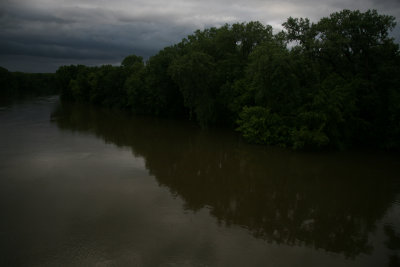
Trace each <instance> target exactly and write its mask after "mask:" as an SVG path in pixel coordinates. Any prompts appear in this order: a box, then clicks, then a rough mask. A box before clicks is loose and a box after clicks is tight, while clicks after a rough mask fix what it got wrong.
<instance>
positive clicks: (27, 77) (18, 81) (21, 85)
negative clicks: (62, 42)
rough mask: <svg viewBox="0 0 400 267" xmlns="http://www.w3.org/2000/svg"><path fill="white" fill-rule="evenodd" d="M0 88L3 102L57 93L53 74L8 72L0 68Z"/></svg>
mask: <svg viewBox="0 0 400 267" xmlns="http://www.w3.org/2000/svg"><path fill="white" fill-rule="evenodd" d="M0 86H1V87H0V97H1V98H2V99H4V100H7V99H19V98H26V97H32V96H42V95H52V94H58V93H59V90H58V88H57V85H56V76H55V74H54V73H23V72H10V71H8V70H7V69H5V68H2V67H0Z"/></svg>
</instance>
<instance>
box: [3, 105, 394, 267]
mask: <svg viewBox="0 0 400 267" xmlns="http://www.w3.org/2000/svg"><path fill="white" fill-rule="evenodd" d="M399 171H400V156H399V155H396V154H388V153H382V152H366V151H351V152H349V151H347V152H293V151H290V150H285V149H280V148H269V147H263V146H256V145H249V144H246V143H245V142H243V141H242V140H241V139H240V137H239V136H238V135H236V134H235V133H232V132H231V131H228V130H223V129H209V130H200V129H198V128H197V127H196V126H195V125H193V124H191V123H190V122H183V121H178V120H170V119H156V118H150V117H143V116H132V115H129V114H128V113H125V112H122V111H117V110H107V109H100V108H95V107H88V106H84V105H79V104H61V103H60V102H59V100H58V98H57V97H45V98H35V99H31V100H25V101H22V102H18V103H14V104H9V105H2V106H1V107H0V214H1V218H0V266H308V267H310V266H324V267H327V266H363V267H366V266H399V264H400V175H399V173H400V172H399Z"/></svg>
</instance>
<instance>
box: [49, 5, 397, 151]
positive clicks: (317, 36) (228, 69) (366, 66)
mask: <svg viewBox="0 0 400 267" xmlns="http://www.w3.org/2000/svg"><path fill="white" fill-rule="evenodd" d="M283 26H284V29H285V30H284V31H282V32H279V33H276V34H274V33H273V31H272V27H271V26H264V25H262V24H261V23H259V22H249V23H241V24H233V25H225V26H223V27H220V28H210V29H205V30H203V31H200V30H198V31H196V32H195V33H193V34H192V35H190V36H188V37H187V38H185V39H183V40H182V41H181V42H180V43H178V44H176V45H173V46H171V47H167V48H164V49H163V50H161V51H160V52H159V53H158V54H156V55H155V56H153V57H151V58H150V59H149V60H148V61H147V62H146V63H145V62H143V59H142V58H141V57H138V56H135V55H132V56H129V57H127V58H126V59H125V60H124V61H123V62H122V64H121V66H118V67H116V66H102V67H85V66H64V67H61V68H60V69H59V70H58V71H57V80H58V82H59V87H60V88H61V96H62V98H63V99H65V100H74V101H81V102H91V103H95V104H100V105H105V106H117V107H122V108H127V109H130V110H132V111H133V112H135V113H141V114H154V115H171V116H183V117H187V118H189V119H193V120H196V121H197V122H198V123H199V125H201V126H202V127H207V126H209V125H215V124H224V125H227V126H229V127H232V128H237V130H239V131H240V132H241V133H242V134H243V136H244V138H246V139H247V140H248V141H250V142H254V143H259V144H269V145H280V146H288V147H292V148H294V149H303V148H324V147H336V148H344V147H349V146H369V147H381V148H390V149H398V148H399V147H400V54H399V46H398V44H396V43H395V42H394V40H393V39H392V38H389V36H388V34H389V32H390V31H391V30H392V29H393V28H394V26H395V19H394V18H393V17H391V16H385V15H379V14H378V13H377V12H376V11H374V10H372V11H367V12H365V13H362V12H359V11H350V10H343V11H341V12H337V13H333V14H331V15H330V16H329V17H326V18H322V19H321V20H320V21H319V22H318V23H311V22H310V21H309V20H308V19H303V18H300V19H297V18H289V19H288V20H287V21H286V22H285V23H284V24H283Z"/></svg>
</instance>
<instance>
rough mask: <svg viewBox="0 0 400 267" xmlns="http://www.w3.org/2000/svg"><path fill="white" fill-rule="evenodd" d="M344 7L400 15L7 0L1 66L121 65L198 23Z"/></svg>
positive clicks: (305, 7)
mask: <svg viewBox="0 0 400 267" xmlns="http://www.w3.org/2000/svg"><path fill="white" fill-rule="evenodd" d="M344 8H346V9H361V10H366V9H369V8H377V9H378V11H379V12H380V13H383V14H390V15H395V16H398V15H399V14H400V11H399V8H400V4H399V3H398V1H397V0H383V1H382V0H380V1H378V0H358V1H357V0H355V1H347V0H325V1H317V0H299V1H291V0H286V1H277V0H247V1H240V0H218V1H216V0H203V1H196V0H186V1H184V0H170V1H168V2H165V1H162V0H150V1H149V0H114V1H104V0H58V1H56V0H29V1H28V0H12V1H10V0H3V1H1V2H0V25H1V27H0V65H2V66H4V67H7V68H9V69H10V70H22V69H24V71H29V70H27V66H35V64H34V63H32V60H37V62H38V63H39V62H40V66H36V67H33V68H32V70H31V71H41V69H42V70H46V71H47V70H48V69H51V68H53V69H52V70H53V71H54V70H55V69H56V68H57V67H58V66H60V65H64V64H72V63H75V64H88V65H93V64H102V63H104V64H110V63H111V64H118V63H119V62H121V60H122V59H123V58H124V57H125V56H127V55H130V54H132V53H135V54H137V55H141V56H143V57H145V58H147V57H149V56H151V55H153V54H155V53H156V52H157V51H158V50H159V49H162V48H163V47H165V46H167V45H171V44H174V43H176V42H178V41H180V40H181V39H182V38H183V37H185V36H186V35H187V34H190V33H192V32H193V31H194V30H196V29H198V28H201V29H202V28H204V27H209V26H220V25H223V24H225V23H234V22H242V21H251V20H259V21H261V22H263V23H265V24H270V25H272V26H273V27H274V28H277V29H279V28H281V24H282V22H284V21H285V20H286V19H287V17H289V16H294V17H308V18H310V19H311V20H313V21H317V20H318V19H319V18H321V17H323V16H328V15H329V14H330V13H332V12H335V11H339V10H341V9H344ZM399 16H400V15H399ZM399 16H398V17H399ZM396 34H397V29H396ZM13 58H14V60H13ZM24 60H27V61H28V60H30V62H26V63H25V64H24V63H23V62H24ZM38 65H39V64H38Z"/></svg>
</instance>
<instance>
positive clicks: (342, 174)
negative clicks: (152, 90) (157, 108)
mask: <svg viewBox="0 0 400 267" xmlns="http://www.w3.org/2000/svg"><path fill="white" fill-rule="evenodd" d="M52 120H53V121H54V122H55V123H56V124H57V126H58V127H59V128H60V129H63V130H70V131H79V132H89V133H93V134H95V135H96V136H98V137H100V138H102V139H104V140H105V142H108V143H114V144H116V145H117V146H125V147H130V148H131V149H132V152H133V154H134V155H135V156H140V157H143V158H144V159H145V162H146V168H147V169H148V170H149V172H150V173H151V174H152V175H154V176H155V178H156V179H157V181H158V183H159V184H160V185H161V186H167V187H168V188H169V190H170V191H171V193H172V194H173V195H177V196H180V197H181V198H182V199H183V200H184V201H185V208H186V209H187V210H190V211H193V212H196V211H198V210H200V209H202V208H204V207H207V208H209V209H210V213H211V215H212V216H214V217H215V218H217V220H218V222H219V223H220V224H223V225H226V226H227V227H229V226H230V225H239V226H241V227H244V228H246V229H248V231H249V232H251V233H252V234H253V235H254V236H256V237H257V238H262V239H264V240H267V241H268V242H275V243H278V244H280V243H283V244H287V245H297V246H309V247H313V248H315V249H324V250H326V251H329V252H336V253H341V254H343V255H345V256H346V257H354V256H356V255H359V254H361V253H366V254H369V253H371V252H372V250H373V244H371V243H370V242H369V240H368V237H369V234H370V233H371V232H372V231H374V229H375V227H376V223H377V221H378V220H379V219H381V218H382V217H383V215H384V214H385V212H386V210H387V209H388V208H389V206H390V205H391V204H392V203H393V201H394V199H395V197H396V194H397V193H398V188H397V187H394V186H392V182H393V180H394V179H395V177H396V171H395V170H396V168H395V161H394V160H393V159H392V158H390V157H389V156H385V155H372V154H361V153H358V154H357V153H350V152H347V153H344V152H341V153H299V152H291V151H287V150H282V149H273V148H265V147H259V146H251V145H247V144H244V143H242V142H241V141H240V140H239V138H238V137H237V136H236V135H235V134H232V133H229V132H224V131H223V130H210V131H200V130H198V129H197V128H196V127H195V126H193V125H191V124H188V123H186V122H178V121H171V120H167V119H165V120H162V119H154V118H147V117H136V116H129V115H128V114H126V113H124V112H121V111H115V110H105V109H97V108H93V107H87V106H79V105H76V104H73V105H72V104H65V103H64V104H60V105H59V106H58V107H57V109H56V110H55V111H54V112H53V114H52ZM385 231H386V234H387V235H388V237H389V241H388V247H389V248H391V246H392V245H393V244H395V245H397V246H398V234H395V233H394V232H393V230H392V229H391V228H387V229H386V230H385ZM397 249H398V248H397ZM393 255H394V256H393V257H392V262H393V263H394V264H396V262H398V258H397V256H396V254H393Z"/></svg>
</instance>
